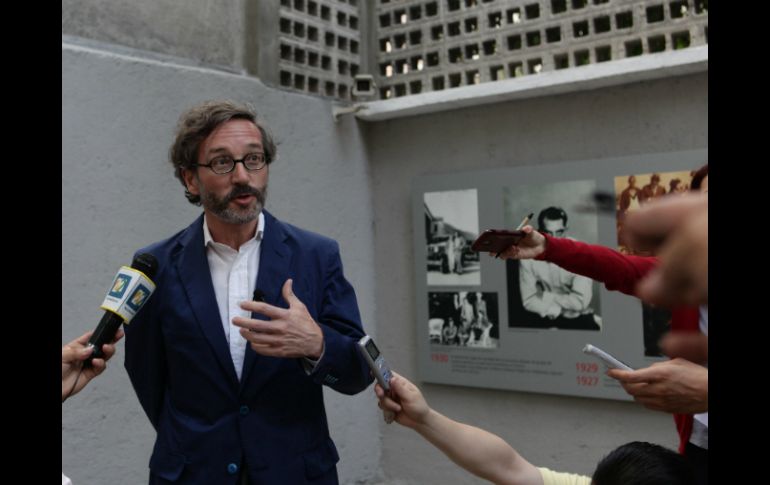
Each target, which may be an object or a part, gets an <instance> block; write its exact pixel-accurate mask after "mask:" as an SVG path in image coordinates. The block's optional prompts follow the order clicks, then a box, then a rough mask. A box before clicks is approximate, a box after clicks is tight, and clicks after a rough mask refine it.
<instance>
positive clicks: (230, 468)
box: [227, 463, 238, 475]
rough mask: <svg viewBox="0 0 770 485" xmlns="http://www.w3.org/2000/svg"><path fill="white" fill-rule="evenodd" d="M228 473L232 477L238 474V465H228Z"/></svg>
mask: <svg viewBox="0 0 770 485" xmlns="http://www.w3.org/2000/svg"><path fill="white" fill-rule="evenodd" d="M227 473H229V474H230V475H235V474H236V473H238V465H236V464H235V463H230V464H229V465H227Z"/></svg>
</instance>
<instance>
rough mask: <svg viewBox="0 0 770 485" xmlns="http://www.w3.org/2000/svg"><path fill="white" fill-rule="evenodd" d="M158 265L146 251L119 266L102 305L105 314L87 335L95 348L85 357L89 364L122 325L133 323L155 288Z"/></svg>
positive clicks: (89, 342)
mask: <svg viewBox="0 0 770 485" xmlns="http://www.w3.org/2000/svg"><path fill="white" fill-rule="evenodd" d="M157 269H158V261H157V260H156V259H155V257H154V256H153V255H152V254H149V253H144V254H138V255H137V256H136V257H135V258H134V261H133V262H132V263H131V267H130V268H129V267H127V266H123V267H121V268H120V270H118V274H117V275H116V276H115V279H114V280H113V282H112V286H111V287H110V290H109V291H108V292H107V296H106V297H105V298H104V302H103V303H102V306H101V307H102V308H103V309H104V310H105V312H104V316H103V317H102V319H101V321H99V325H98V326H97V327H96V330H94V332H93V334H92V335H91V338H89V339H88V345H89V347H93V349H94V351H93V353H92V354H91V355H90V356H89V357H88V359H87V360H86V365H90V364H91V360H92V359H94V358H102V357H103V352H102V346H103V345H104V344H107V343H110V342H112V341H113V340H114V339H115V334H116V333H117V331H118V329H119V328H120V325H121V324H123V323H125V324H128V323H130V322H131V319H132V318H134V315H136V314H137V312H138V311H139V310H140V309H141V308H142V306H143V305H144V304H145V303H146V302H147V300H148V299H149V298H150V295H152V292H153V291H155V283H153V282H152V278H154V277H155V272H156V271H157Z"/></svg>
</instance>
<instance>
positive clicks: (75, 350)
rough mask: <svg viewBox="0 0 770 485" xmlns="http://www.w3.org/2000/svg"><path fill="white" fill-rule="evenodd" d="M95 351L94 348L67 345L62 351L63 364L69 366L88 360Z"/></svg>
mask: <svg viewBox="0 0 770 485" xmlns="http://www.w3.org/2000/svg"><path fill="white" fill-rule="evenodd" d="M93 351H94V349H93V347H81V346H78V347H72V346H71V345H65V346H64V347H62V349H61V360H62V363H65V362H66V363H68V364H71V363H73V362H77V361H82V360H86V359H87V358H88V356H89V355H91V354H92V353H93Z"/></svg>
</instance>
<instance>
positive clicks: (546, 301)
mask: <svg viewBox="0 0 770 485" xmlns="http://www.w3.org/2000/svg"><path fill="white" fill-rule="evenodd" d="M537 222H538V230H539V231H540V232H541V233H543V234H548V235H549V236H555V237H563V236H564V235H565V233H566V231H567V213H566V212H564V210H563V209H561V208H559V207H548V208H546V209H543V210H542V211H540V214H539V215H538V216H537ZM519 264H520V267H519V289H520V291H521V301H522V305H523V306H524V308H525V309H526V310H528V311H530V312H534V313H536V314H538V315H539V316H540V317H542V318H545V319H547V323H546V324H545V325H546V326H548V327H553V328H560V329H571V330H599V329H600V323H601V320H600V319H599V317H598V316H597V315H594V312H593V308H591V306H590V305H591V297H592V295H593V281H591V279H590V278H586V277H585V276H581V275H577V274H575V273H571V272H569V271H567V270H565V269H563V268H560V267H559V266H557V265H555V264H553V263H549V262H547V261H539V260H532V259H524V260H521V261H520V262H519Z"/></svg>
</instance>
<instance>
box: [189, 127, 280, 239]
mask: <svg viewBox="0 0 770 485" xmlns="http://www.w3.org/2000/svg"><path fill="white" fill-rule="evenodd" d="M250 153H264V147H263V145H262V133H260V131H259V128H257V127H256V125H254V123H252V122H250V121H248V120H231V121H228V122H226V123H223V124H222V125H220V126H219V127H217V128H216V129H215V130H214V131H213V132H211V134H210V135H209V136H208V137H207V138H206V139H205V140H204V141H203V143H201V145H200V148H199V151H198V163H202V164H209V163H211V161H212V160H213V159H215V158H218V157H222V156H228V157H231V158H233V159H236V160H240V159H242V158H243V157H244V156H246V155H247V154H250ZM268 167H269V166H268V165H265V167H264V168H262V169H261V170H257V171H249V170H247V169H246V167H245V166H244V164H243V163H236V164H235V168H234V169H233V171H232V172H229V173H226V174H216V173H214V172H212V171H211V170H210V169H209V168H208V167H194V168H192V169H186V170H184V179H185V183H186V184H187V190H189V191H190V193H192V194H196V195H200V198H201V203H202V205H203V208H204V209H205V210H206V212H208V213H211V214H213V215H214V216H216V217H218V218H220V219H222V221H224V222H227V223H230V224H246V223H249V222H252V221H254V220H256V219H257V217H258V216H259V213H260V211H262V208H263V207H264V205H265V198H266V197H267V179H268Z"/></svg>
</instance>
